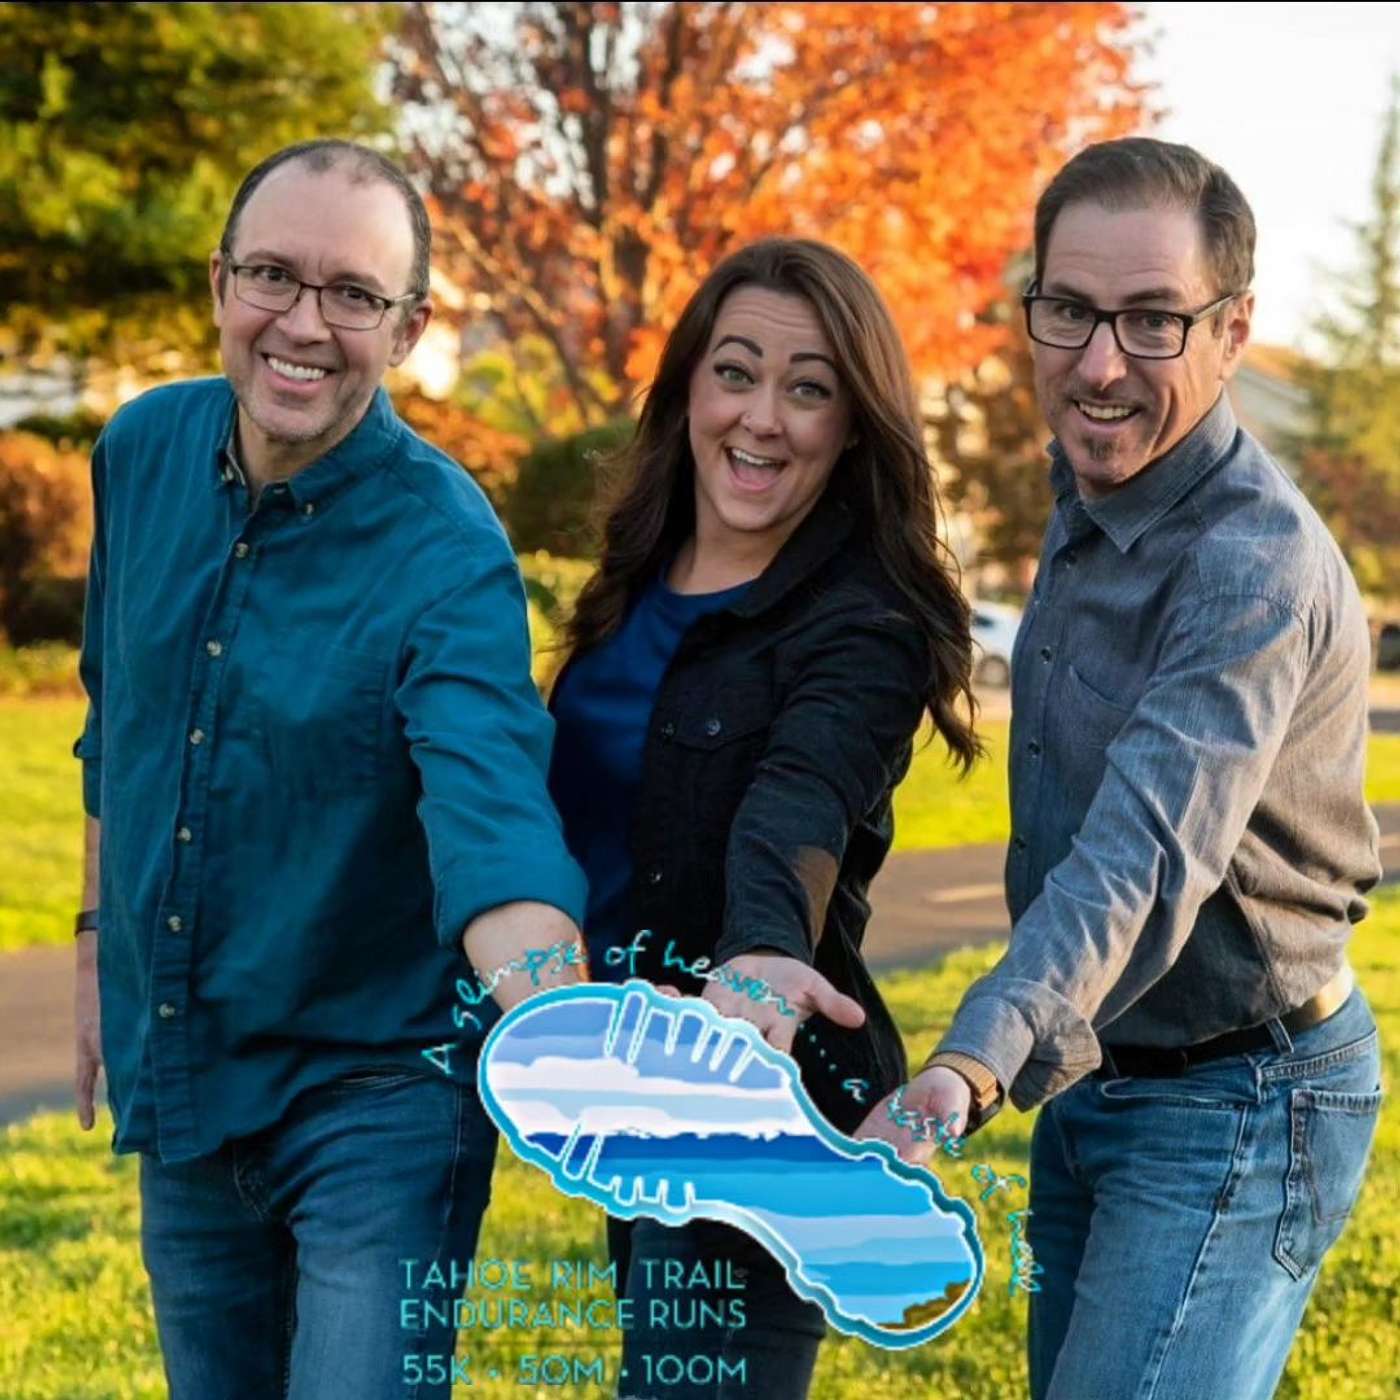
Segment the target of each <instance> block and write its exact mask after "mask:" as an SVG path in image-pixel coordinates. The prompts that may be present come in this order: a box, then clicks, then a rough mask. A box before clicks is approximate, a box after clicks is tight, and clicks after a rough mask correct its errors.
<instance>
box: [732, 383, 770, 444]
mask: <svg viewBox="0 0 1400 1400" xmlns="http://www.w3.org/2000/svg"><path fill="white" fill-rule="evenodd" d="M739 421H740V423H741V424H742V425H743V427H744V428H745V429H746V430H747V431H748V432H750V433H752V434H753V435H754V437H772V436H773V434H774V433H776V432H778V431H779V426H780V425H779V423H778V406H777V403H776V402H775V399H774V396H773V393H772V392H771V391H770V390H765V389H759V390H758V391H757V392H755V393H754V394H753V396H752V397H751V398H750V399H749V402H748V404H747V405H746V406H745V408H744V416H743V417H742V418H741V419H740V420H739Z"/></svg>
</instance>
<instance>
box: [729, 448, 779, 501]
mask: <svg viewBox="0 0 1400 1400" xmlns="http://www.w3.org/2000/svg"><path fill="white" fill-rule="evenodd" d="M724 455H725V456H726V457H727V458H728V459H729V473H730V475H731V476H732V477H733V478H734V480H735V481H736V482H737V483H738V485H739V486H741V487H742V488H743V489H744V490H745V491H764V490H766V489H767V488H768V487H769V486H771V485H772V484H773V483H774V482H775V481H776V480H777V479H778V475H779V473H780V472H781V471H782V469H783V468H784V466H786V465H787V460H786V458H783V457H760V456H758V455H757V454H756V453H753V452H744V451H743V450H741V449H740V448H737V447H726V448H725V449H724Z"/></svg>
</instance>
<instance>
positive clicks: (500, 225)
mask: <svg viewBox="0 0 1400 1400" xmlns="http://www.w3.org/2000/svg"><path fill="white" fill-rule="evenodd" d="M471 8H473V7H457V6H432V5H409V6H406V7H405V18H404V28H403V31H402V33H401V35H400V41H399V43H400V50H399V55H398V59H397V73H398V76H397V84H396V87H397V90H396V96H397V97H398V98H399V99H400V101H402V102H404V103H405V104H406V106H407V108H408V109H409V111H410V113H411V114H412V113H413V112H414V111H415V109H417V111H418V115H424V114H425V112H426V109H427V108H432V107H440V106H441V105H442V104H446V106H447V107H448V108H449V109H450V111H451V116H450V117H449V119H448V120H446V121H445V122H444V121H441V120H438V121H435V122H434V123H433V125H432V127H431V135H428V134H426V133H427V132H428V130H429V128H428V125H427V123H426V122H424V123H420V124H419V125H418V126H417V127H416V129H418V130H420V131H423V132H424V133H425V134H424V135H423V136H422V137H421V139H420V140H419V142H418V144H417V147H416V149H415V152H414V157H413V163H414V165H415V167H416V168H417V170H418V171H419V172H420V173H421V174H423V175H425V176H426V178H427V181H428V184H429V185H430V188H431V191H432V197H433V211H434V217H435V223H436V226H437V230H438V234H439V239H438V246H439V254H440V255H439V261H440V262H441V264H442V265H443V266H444V268H445V270H447V271H448V273H449V275H451V276H452V277H453V278H454V279H455V280H457V281H458V282H459V283H461V284H462V285H463V286H465V287H469V288H470V289H471V290H472V291H474V292H477V293H484V294H485V296H486V297H487V298H489V301H490V305H491V309H492V313H493V314H494V315H495V317H496V318H497V320H498V321H499V323H500V325H501V327H502V329H503V331H504V332H505V333H506V334H507V335H515V334H521V333H524V332H533V333H536V334H541V335H543V336H545V337H546V338H547V339H548V340H549V342H550V343H551V344H552V346H553V347H554V350H555V353H556V355H557V356H558V358H559V361H560V367H561V371H562V372H563V374H564V375H565V377H566V379H567V382H568V384H569V387H570V390H571V392H572V394H573V395H574V398H575V400H576V402H577V403H578V404H579V406H580V408H581V409H583V410H584V411H585V413H586V416H588V417H590V418H593V419H595V420H596V419H597V418H599V417H600V416H602V415H604V414H605V413H606V412H607V411H608V410H609V409H610V408H612V406H613V404H614V403H615V401H616V399H615V398H614V399H612V401H608V398H607V395H606V394H605V393H604V392H602V391H600V390H599V388H598V386H597V384H596V382H590V381H589V379H588V372H589V371H590V370H600V369H601V370H605V371H606V372H607V374H608V375H609V376H610V378H611V380H612V382H613V383H614V384H615V385H616V390H617V395H618V396H620V395H621V394H623V393H625V392H626V390H627V388H628V386H629V385H630V384H635V383H637V382H639V381H641V380H644V379H645V378H646V376H647V374H648V372H649V370H650V368H651V366H652V365H653V364H654V363H655V355H656V351H657V349H658V348H659V345H660V334H659V333H660V332H661V331H664V329H666V328H668V327H669V326H670V325H671V324H672V322H673V321H674V319H675V317H676V315H677V313H678V311H679V309H680V307H681V306H682V305H683V304H684V301H685V299H686V298H687V297H688V296H689V294H690V293H691V291H692V290H693V289H694V288H695V286H696V285H697V283H698V281H699V280H700V279H701V278H702V277H703V276H704V274H705V273H706V271H707V270H708V269H709V268H710V267H711V266H712V265H713V264H714V263H715V261H716V260H717V259H718V258H720V257H721V256H723V255H724V254H725V253H726V252H727V251H729V250H731V249H733V248H734V247H736V246H738V245H741V244H743V243H745V242H748V241H750V240H752V239H753V238H755V237H758V236H761V235H763V234H768V233H791V234H802V235H807V236H811V237H816V238H822V239H825V240H827V241H829V242H832V243H835V244H837V245H838V246H840V247H842V248H844V249H845V250H846V251H847V252H849V253H851V254H852V255H853V256H854V257H855V258H856V259H857V260H859V261H860V262H861V264H862V265H863V266H864V267H866V268H867V270H868V271H870V272H871V274H872V275H873V276H874V277H875V279H876V280H877V282H878V283H879V284H880V286H881V288H882V289H883V291H884V293H885V295H886V297H887V298H888V299H889V301H890V303H891V304H892V306H893V307H894V308H895V310H896V313H897V315H898V317H899V320H900V325H901V328H902V330H903V332H904V335H905V338H906V342H907V344H908V346H909V349H910V352H911V354H912V355H913V357H914V360H915V363H916V366H917V367H918V368H919V369H920V370H921V371H923V372H926V373H931V374H939V375H945V376H952V375H955V374H958V373H960V372H962V371H965V370H966V369H968V368H969V367H970V366H972V365H974V364H976V363H977V362H978V361H980V360H981V359H982V358H983V357H984V356H985V355H986V354H987V353H988V352H989V351H991V350H993V349H994V348H996V347H997V345H998V344H999V343H1000V342H1001V339H1002V337H1003V336H1004V334H1005V332H1004V330H1003V328H1002V327H1000V326H998V325H993V324H988V323H985V322H984V321H983V320H982V319H981V317H982V315H983V313H984V312H985V311H986V310H987V308H988V307H989V306H991V305H992V304H993V303H994V302H996V301H997V300H999V299H1000V298H1002V297H1003V296H1004V291H1005V289H1004V280H1003V279H1004V277H1005V273H1006V268H1007V264H1008V260H1009V258H1010V257H1012V256H1013V255H1014V254H1015V253H1017V252H1018V251H1020V250H1021V249H1023V248H1024V247H1025V246H1026V245H1027V243H1028V242H1029V238H1030V227H1031V207H1032V204H1033V202H1034V198H1035V196H1036V194H1037V193H1038V191H1039V189H1040V188H1041V187H1042V186H1043V185H1044V183H1045V181H1046V180H1047V179H1048V178H1049V176H1050V175H1051V174H1052V173H1053V172H1054V170H1055V169H1056V168H1057V167H1058V166H1059V165H1060V164H1061V163H1062V162H1063V160H1064V159H1065V158H1066V157H1067V156H1068V155H1069V154H1071V153H1072V152H1073V151H1075V150H1077V149H1078V148H1079V147H1081V146H1082V145H1084V144H1086V143H1087V142H1089V141H1091V140H1097V139H1103V138H1106V137H1110V136H1115V135H1121V134H1123V133H1125V132H1128V131H1131V130H1133V129H1134V128H1135V127H1137V126H1138V125H1139V124H1140V122H1141V120H1142V116H1143V104H1142V92H1141V89H1140V88H1138V87H1137V86H1136V85H1135V84H1134V83H1133V82H1132V81H1131V78H1130V72H1129V70H1130V64H1131V59H1132V46H1131V43H1130V40H1129V37H1128V28H1129V25H1130V23H1131V21H1132V19H1133V15H1132V13H1131V11H1130V10H1129V8H1128V7H1127V6H1126V5H1121V4H938V5H921V4H878V3H877V4H869V3H854V4H853V3H828V4H782V3H777V4H763V5H745V4H721V3H710V4H673V5H669V6H645V7H642V6H634V5H617V4H589V3H577V4H565V3H556V4H525V5H521V6H518V7H514V10H513V15H514V18H513V23H507V22H505V21H504V20H503V18H502V17H501V12H500V11H496V18H495V19H494V20H492V21H490V22H489V23H488V22H478V21H476V20H475V19H474V18H473V16H472V15H471V14H470V13H469V12H467V11H469V10H470V9H471ZM487 8H489V9H494V7H487ZM502 8H504V7H502ZM464 12H467V13H464ZM439 116H440V114H439Z"/></svg>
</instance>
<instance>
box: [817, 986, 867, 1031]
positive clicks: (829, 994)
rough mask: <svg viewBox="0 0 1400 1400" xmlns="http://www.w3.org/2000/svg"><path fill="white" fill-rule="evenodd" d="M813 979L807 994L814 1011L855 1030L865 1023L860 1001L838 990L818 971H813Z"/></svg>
mask: <svg viewBox="0 0 1400 1400" xmlns="http://www.w3.org/2000/svg"><path fill="white" fill-rule="evenodd" d="M812 976H813V978H814V979H815V981H814V982H813V983H812V987H811V990H810V991H809V993H808V995H809V997H810V1000H811V1003H812V1009H813V1010H814V1011H820V1012H821V1014H822V1015H823V1016H825V1017H826V1019H827V1020H828V1021H832V1022H834V1023H835V1024H836V1025H838V1026H845V1027H846V1029H847V1030H851V1031H853V1030H856V1029H857V1028H858V1027H860V1026H863V1025H864V1024H865V1008H864V1007H863V1006H862V1005H861V1004H860V1002H858V1001H855V1000H854V999H853V998H851V997H848V996H846V995H845V994H844V993H842V992H838V991H837V990H836V988H835V987H833V986H832V985H831V983H830V982H828V981H827V980H826V978H825V977H823V976H822V975H821V973H820V972H813V973H812Z"/></svg>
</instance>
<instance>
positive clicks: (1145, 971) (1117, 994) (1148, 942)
mask: <svg viewBox="0 0 1400 1400" xmlns="http://www.w3.org/2000/svg"><path fill="white" fill-rule="evenodd" d="M1306 666H1307V630H1306V626H1305V623H1304V620H1303V619H1302V618H1300V617H1299V616H1298V614H1297V613H1296V612H1295V611H1294V610H1293V608H1292V607H1291V606H1290V605H1288V604H1287V603H1284V602H1281V601H1278V600H1276V599H1273V598H1269V597H1262V596H1254V595H1249V594H1238V593H1233V594H1220V595H1216V596H1211V597H1207V598H1203V599H1193V600H1191V605H1190V606H1189V607H1184V606H1183V607H1181V608H1180V609H1179V610H1178V612H1177V614H1176V615H1175V616H1174V617H1173V618H1172V619H1171V620H1170V622H1169V623H1168V625H1167V627H1166V628H1165V631H1164V637H1163V643H1162V649H1161V653H1160V660H1159V663H1158V665H1157V667H1156V669H1155V671H1154V673H1153V676H1152V678H1151V680H1150V681H1149V683H1148V685H1147V687H1146V689H1145V690H1144V692H1143V694H1142V696H1141V698H1140V699H1139V701H1138V703H1137V704H1136V706H1135V707H1134V709H1133V711H1132V714H1131V715H1130V717H1129V718H1128V720H1127V722H1126V723H1125V724H1124V725H1123V727H1122V729H1121V730H1120V731H1119V732H1118V734H1117V735H1116V736H1115V737H1114V739H1113V740H1112V742H1111V743H1110V744H1109V745H1108V748H1107V751H1106V768H1105V772H1104V776H1103V780H1102V782H1101V783H1100V785H1099V788H1098V790H1097V792H1096V793H1095V796H1094V799H1093V801H1092V803H1091V804H1090V807H1089V810H1088V813H1087V815H1086V817H1085V819H1084V822H1083V824H1082V826H1081V827H1080V830H1079V833H1078V835H1077V836H1076V838H1075V840H1074V843H1073V847H1072V849H1071V851H1070V854H1069V855H1068V856H1067V857H1066V858H1065V859H1064V860H1062V861H1061V862H1060V863H1059V864H1058V865H1056V866H1055V867H1054V868H1053V869H1052V870H1051V871H1050V873H1049V875H1048V876H1047V878H1046V880H1045V884H1044V887H1043V888H1042V889H1041V891H1040V893H1039V894H1038V895H1037V896H1036V898H1035V899H1034V900H1033V901H1032V902H1031V904H1030V905H1029V906H1028V907H1027V909H1026V910H1025V912H1024V913H1023V914H1022V916H1021V918H1020V919H1019V920H1017V922H1016V926H1015V928H1014V929H1013V930H1012V934H1011V942H1010V945H1009V947H1008V949H1007V952H1006V954H1005V956H1004V957H1003V958H1002V959H1001V961H1000V962H999V963H998V964H997V965H996V967H995V968H994V969H993V970H992V971H991V972H990V973H988V974H987V975H986V976H985V977H983V978H981V979H980V980H979V981H977V982H976V983H974V984H973V986H972V987H971V988H969V990H968V992H967V993H966V995H965V996H964V998H963V1000H962V1003H961V1005H960V1007H959V1009H958V1012H957V1014H956V1016H955V1017H954V1019H953V1023H952V1025H951V1027H950V1029H949V1031H948V1034H947V1035H946V1036H945V1037H944V1038H943V1040H942V1042H941V1044H940V1046H939V1049H941V1050H958V1051H962V1052H963V1053H965V1054H969V1055H973V1056H975V1057H976V1058H977V1059H978V1060H980V1061H982V1062H983V1063H985V1064H986V1065H987V1066H988V1067H989V1068H991V1069H992V1070H993V1071H994V1072H995V1073H996V1075H997V1078H998V1079H999V1080H1000V1081H1001V1083H1002V1084H1004V1085H1006V1086H1008V1088H1009V1096H1010V1098H1011V1101H1012V1102H1013V1103H1014V1104H1015V1105H1016V1106H1017V1107H1018V1108H1021V1109H1028V1108H1032V1107H1034V1106H1035V1105H1037V1104H1039V1103H1042V1102H1044V1101H1045V1100H1046V1099H1048V1098H1050V1097H1052V1096H1053V1095H1055V1094H1057V1093H1059V1092H1061V1091H1062V1090H1063V1089H1066V1088H1068V1087H1069V1085H1070V1084H1072V1083H1074V1082H1075V1081H1076V1080H1077V1079H1079V1078H1081V1077H1082V1076H1083V1075H1085V1074H1086V1073H1088V1072H1089V1071H1090V1070H1092V1069H1094V1068H1095V1067H1097V1065H1098V1064H1099V1061H1100V1053H1099V1047H1098V1040H1097V1037H1096V1035H1095V1030H1094V1028H1095V1026H1101V1025H1105V1024H1107V1023H1108V1022H1110V1021H1112V1020H1113V1019H1114V1018H1115V1017H1117V1016H1118V1015H1120V1014H1121V1013H1122V1012H1123V1011H1124V1010H1126V1009H1127V1008H1128V1007H1129V1006H1131V1005H1132V1004H1133V1003H1134V1002H1135V1001H1136V1000H1137V999H1138V998H1139V997H1141V996H1142V995H1143V993H1144V992H1146V991H1147V990H1148V989H1149V988H1150V987H1151V986H1152V985H1153V984H1154V983H1156V982H1157V981H1158V980H1159V979H1161V978H1162V976H1163V975H1164V974H1165V973H1166V972H1167V971H1168V969H1169V968H1170V967H1171V966H1172V964H1173V963H1174V962H1175V961H1176V959H1177V957H1178V956H1179V955H1180V953H1181V951H1182V948H1183V947H1184V945H1185V943H1186V940H1187V938H1188V937H1189V936H1190V934H1191V930H1192V927H1193V925H1194V923H1195V920H1196V915H1197V912H1198V910H1199V909H1200V906H1201V904H1202V903H1203V902H1204V901H1205V900H1206V899H1207V898H1208V897H1209V896H1210V895H1211V894H1212V893H1214V891H1215V890H1216V889H1218V888H1219V887H1220V885H1221V883H1222V881H1223V880H1224V879H1225V876H1226V873H1227V870H1228V868H1229V864H1230V861H1231V859H1232V857H1233V855H1234V853H1235V851H1236V849H1237V848H1238V846H1239V843H1240V839H1241V837H1242V835H1243V833H1244V831H1245V827H1246V824H1247V823H1248V821H1249V818H1250V815H1251V813H1252V812H1253V810H1254V808H1255V805H1256V803H1257V802H1258V800H1259V797H1260V794H1261V793H1262V791H1263V789H1264V786H1265V783H1266V782H1267V780H1268V778H1269V774H1270V772H1271V770H1272V769H1273V766H1274V763H1275V760H1276V758H1277V756H1278V753H1279V750H1280V747H1281V746H1282V744H1283V741H1284V738H1285V735H1286V733H1287V730H1288V726H1289V723H1290V720H1291V718H1292V714H1293V710H1294V706H1295V703H1296V701H1297V698H1298V695H1299V692H1300V689H1301V686H1302V683H1303V680H1304V676H1305V671H1306Z"/></svg>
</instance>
